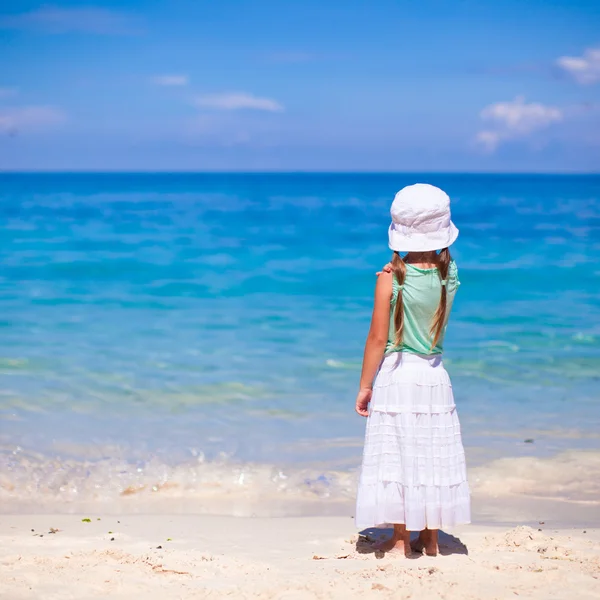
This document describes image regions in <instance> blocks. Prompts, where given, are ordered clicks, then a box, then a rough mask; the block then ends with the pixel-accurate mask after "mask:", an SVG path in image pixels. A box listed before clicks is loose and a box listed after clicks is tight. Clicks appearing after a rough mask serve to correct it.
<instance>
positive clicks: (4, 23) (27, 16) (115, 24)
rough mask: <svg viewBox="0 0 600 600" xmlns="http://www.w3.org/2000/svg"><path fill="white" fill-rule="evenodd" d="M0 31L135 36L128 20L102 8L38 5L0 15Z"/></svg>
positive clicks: (120, 14)
mask: <svg viewBox="0 0 600 600" xmlns="http://www.w3.org/2000/svg"><path fill="white" fill-rule="evenodd" d="M0 29H33V30H38V31H43V32H46V33H69V32H80V33H95V34H104V35H129V34H132V33H136V31H135V29H134V27H133V26H132V23H131V21H130V18H129V17H128V16H127V15H125V14H123V13H119V12H116V11H111V10H107V9H105V8H96V7H92V6H90V7H82V8H60V7H58V6H42V7H41V8H38V9H36V10H31V11H29V12H24V13H19V14H14V15H3V16H0Z"/></svg>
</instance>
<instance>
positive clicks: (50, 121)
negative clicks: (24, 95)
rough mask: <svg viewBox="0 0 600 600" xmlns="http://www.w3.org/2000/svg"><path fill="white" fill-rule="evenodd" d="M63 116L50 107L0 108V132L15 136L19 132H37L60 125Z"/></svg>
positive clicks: (63, 119)
mask: <svg viewBox="0 0 600 600" xmlns="http://www.w3.org/2000/svg"><path fill="white" fill-rule="evenodd" d="M65 120H66V116H65V114H64V113H63V112H62V111H61V110H59V109H57V108H53V107H52V106H22V107H14V108H0V132H3V133H8V134H10V135H15V134H17V133H20V132H21V131H39V130H41V129H46V128H47V127H52V126H55V125H60V124H61V123H63V122H64V121H65Z"/></svg>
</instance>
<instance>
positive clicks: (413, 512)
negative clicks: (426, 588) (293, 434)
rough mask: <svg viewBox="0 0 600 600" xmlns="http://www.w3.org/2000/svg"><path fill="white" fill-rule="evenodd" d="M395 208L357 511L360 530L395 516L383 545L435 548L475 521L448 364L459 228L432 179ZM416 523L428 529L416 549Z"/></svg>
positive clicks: (369, 378) (369, 352)
mask: <svg viewBox="0 0 600 600" xmlns="http://www.w3.org/2000/svg"><path fill="white" fill-rule="evenodd" d="M391 214H392V224H391V226H390V228H389V246H390V248H391V249H392V250H393V251H394V254H393V258H392V262H391V264H390V265H387V266H386V268H385V269H384V271H383V272H382V273H381V274H379V277H378V280H377V285H376V288H375V306H374V308H373V317H372V320H371V328H370V330H369V335H368V338H367V342H366V345H365V353H364V359H363V368H362V374H361V378H360V390H359V392H358V395H357V397H356V412H358V414H359V415H362V416H364V417H367V428H366V436H365V446H364V454H363V462H362V470H361V475H360V481H359V486H358V497H357V500H356V517H355V518H356V525H357V527H359V528H361V529H362V528H366V527H376V526H382V525H387V524H393V526H394V533H393V535H392V538H391V539H390V540H388V541H386V542H384V543H380V544H377V549H379V550H382V551H384V552H385V551H388V550H393V549H399V550H401V551H403V552H404V553H405V554H406V555H408V554H410V553H411V551H413V550H414V551H418V552H422V551H423V550H425V552H426V553H427V554H428V555H432V556H435V555H436V554H437V552H438V547H437V532H438V529H443V528H446V527H451V526H453V525H457V524H460V523H469V522H470V497H469V486H468V483H467V478H466V467H465V454H464V450H463V445H462V440H461V434H460V424H459V422H458V415H457V414H456V407H455V404H454V397H453V395H452V384H451V383H450V378H449V377H448V373H447V372H446V370H445V369H444V365H443V363H442V350H443V342H444V333H445V330H446V324H447V322H448V317H449V315H450V310H451V309H452V302H453V300H454V295H455V294H456V290H457V289H458V286H459V280H458V269H457V267H456V264H455V262H454V261H453V260H452V258H451V256H450V252H449V250H448V246H450V245H451V244H452V243H453V242H454V241H455V240H456V238H457V236H458V229H457V228H456V227H455V226H454V224H453V223H452V221H451V220H450V198H449V197H448V196H447V195H446V193H444V192H443V191H442V190H440V189H439V188H436V187H433V186H431V185H426V184H417V185H412V186H408V187H406V188H404V189H402V190H401V191H399V192H398V193H397V194H396V197H395V198H394V202H393V204H392V208H391ZM401 252H402V253H404V252H406V253H407V254H406V255H405V256H404V258H402V257H401V255H400V253H401ZM411 531H420V534H419V538H418V540H416V541H415V542H414V543H413V545H412V548H411V545H410V532H411Z"/></svg>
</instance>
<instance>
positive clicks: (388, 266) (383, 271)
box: [377, 263, 392, 277]
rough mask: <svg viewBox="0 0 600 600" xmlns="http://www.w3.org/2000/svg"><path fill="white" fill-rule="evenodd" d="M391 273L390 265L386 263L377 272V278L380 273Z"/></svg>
mask: <svg viewBox="0 0 600 600" xmlns="http://www.w3.org/2000/svg"><path fill="white" fill-rule="evenodd" d="M391 272H392V263H388V264H387V265H385V266H384V267H383V269H381V271H377V277H379V276H380V275H381V274H382V273H391Z"/></svg>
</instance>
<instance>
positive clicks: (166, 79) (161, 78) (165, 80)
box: [152, 75, 190, 86]
mask: <svg viewBox="0 0 600 600" xmlns="http://www.w3.org/2000/svg"><path fill="white" fill-rule="evenodd" d="M189 82H190V78H189V77H188V76H187V75H157V76H156V77H153V78H152V83H154V84H156V85H164V86H182V85H187V84H188V83H189Z"/></svg>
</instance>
